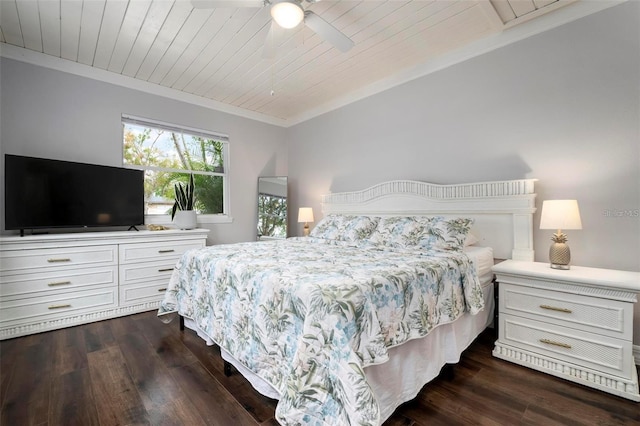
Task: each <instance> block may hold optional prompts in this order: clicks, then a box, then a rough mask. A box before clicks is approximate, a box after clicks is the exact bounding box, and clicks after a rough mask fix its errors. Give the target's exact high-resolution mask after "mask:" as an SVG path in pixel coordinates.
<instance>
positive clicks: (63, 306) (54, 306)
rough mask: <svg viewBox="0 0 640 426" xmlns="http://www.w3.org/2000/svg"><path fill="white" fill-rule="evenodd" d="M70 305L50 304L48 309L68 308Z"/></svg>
mask: <svg viewBox="0 0 640 426" xmlns="http://www.w3.org/2000/svg"><path fill="white" fill-rule="evenodd" d="M70 307H71V305H51V306H49V308H48V309H62V308H70Z"/></svg>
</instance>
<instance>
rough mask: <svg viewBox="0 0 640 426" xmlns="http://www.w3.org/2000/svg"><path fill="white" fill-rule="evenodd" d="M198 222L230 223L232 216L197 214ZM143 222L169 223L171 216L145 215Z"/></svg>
mask: <svg viewBox="0 0 640 426" xmlns="http://www.w3.org/2000/svg"><path fill="white" fill-rule="evenodd" d="M197 221H198V223H199V224H200V223H203V224H205V223H232V222H233V217H231V216H229V215H223V214H199V215H198V219H197ZM144 223H145V224H146V225H151V224H153V225H171V223H172V221H171V216H169V215H157V214H154V215H145V217H144Z"/></svg>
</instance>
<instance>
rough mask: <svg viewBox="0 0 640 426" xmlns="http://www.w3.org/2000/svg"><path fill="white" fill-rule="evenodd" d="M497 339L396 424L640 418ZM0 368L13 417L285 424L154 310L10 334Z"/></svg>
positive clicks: (5, 403) (631, 421)
mask: <svg viewBox="0 0 640 426" xmlns="http://www.w3.org/2000/svg"><path fill="white" fill-rule="evenodd" d="M493 342H494V335H493V332H492V331H487V332H485V333H483V334H482V335H481V336H480V337H479V338H478V339H477V340H476V342H474V343H473V344H472V345H471V346H470V347H469V348H468V349H467V350H466V351H465V353H464V354H463V355H462V358H461V360H460V362H459V363H458V364H457V365H456V366H455V368H454V376H453V378H452V379H450V380H447V379H446V378H445V377H444V376H443V377H439V378H437V379H435V380H434V381H432V382H431V383H429V384H427V385H426V386H425V387H424V389H422V391H421V392H420V393H419V394H418V396H417V397H416V398H415V399H414V400H412V401H410V402H408V403H405V404H403V405H402V406H401V407H399V408H398V409H397V410H396V412H395V413H393V415H392V416H391V417H390V418H389V419H388V420H387V421H386V422H385V424H384V426H427V425H428V426H440V425H443V426H445V425H446V426H450V425H492V426H493V425H506V426H510V425H536V426H538V425H544V426H547V425H549V426H552V425H563V426H565V425H580V426H595V425H638V424H640V403H636V402H633V401H629V400H626V399H624V398H620V397H617V396H614V395H611V394H608V393H604V392H600V391H598V390H595V389H591V388H587V387H584V386H581V385H578V384H575V383H572V382H569V381H566V380H562V379H560V378H556V377H553V376H549V375H546V374H543V373H540V372H537V371H534V370H531V369H528V368H526V367H523V366H519V365H516V364H513V363H510V362H507V361H503V360H500V359H497V358H494V357H493V356H492V355H491V351H492V349H493ZM0 369H1V370H0V378H1V379H0V392H1V393H2V395H1V396H0V401H1V404H2V408H1V413H0V424H1V425H2V426H4V425H11V426H14V425H17V426H22V425H30V424H34V425H48V426H53V425H63V424H64V425H94V424H95V425H97V424H99V425H100V426H111V425H130V424H131V425H133V424H150V425H154V426H155V425H189V426H191V425H196V426H197V425H224V426H226V425H232V426H236V425H237V426H245V425H261V426H276V425H277V424H278V423H277V421H276V420H275V418H274V415H275V406H276V402H275V401H273V400H270V399H268V398H265V397H264V396H262V395H260V394H259V393H258V392H256V391H255V390H254V389H253V388H252V387H251V385H250V384H249V383H248V382H247V381H246V380H245V379H244V378H243V377H242V376H241V375H240V374H239V373H237V372H234V373H233V374H232V376H231V377H226V376H225V375H224V372H223V360H222V358H221V357H220V350H219V348H218V347H216V346H214V347H208V346H206V345H205V344H204V342H203V341H202V340H201V339H200V338H199V337H197V336H196V335H195V333H193V332H192V331H190V330H185V331H184V332H180V331H179V329H178V324H177V323H170V324H163V323H162V322H160V321H159V320H158V319H157V317H156V313H155V312H153V311H152V312H147V313H143V314H138V315H134V316H131V317H126V318H120V319H117V320H108V321H103V322H100V323H93V324H86V325H82V326H78V327H72V328H68V329H62V330H56V331H52V332H47V333H40V334H36V335H31V336H26V337H20V338H15V339H10V340H6V341H2V342H0ZM92 407H93V408H92Z"/></svg>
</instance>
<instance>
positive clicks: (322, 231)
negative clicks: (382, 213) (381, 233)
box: [309, 215, 380, 242]
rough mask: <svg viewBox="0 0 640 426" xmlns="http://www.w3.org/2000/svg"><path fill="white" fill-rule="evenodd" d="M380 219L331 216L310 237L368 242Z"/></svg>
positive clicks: (319, 224) (325, 218) (322, 221)
mask: <svg viewBox="0 0 640 426" xmlns="http://www.w3.org/2000/svg"><path fill="white" fill-rule="evenodd" d="M379 219H380V218H378V217H369V216H343V215H329V216H326V217H324V218H323V219H322V220H321V221H320V223H318V225H316V226H315V228H313V230H312V231H311V233H310V234H309V236H310V237H315V238H323V239H327V240H337V241H347V242H358V241H362V240H366V239H367V238H368V237H369V236H370V235H371V233H372V232H373V231H374V230H375V229H376V227H377V226H378V220H379Z"/></svg>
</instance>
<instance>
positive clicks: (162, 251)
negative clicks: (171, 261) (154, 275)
mask: <svg viewBox="0 0 640 426" xmlns="http://www.w3.org/2000/svg"><path fill="white" fill-rule="evenodd" d="M174 251H175V250H174V249H168V250H158V253H173V252H174Z"/></svg>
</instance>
